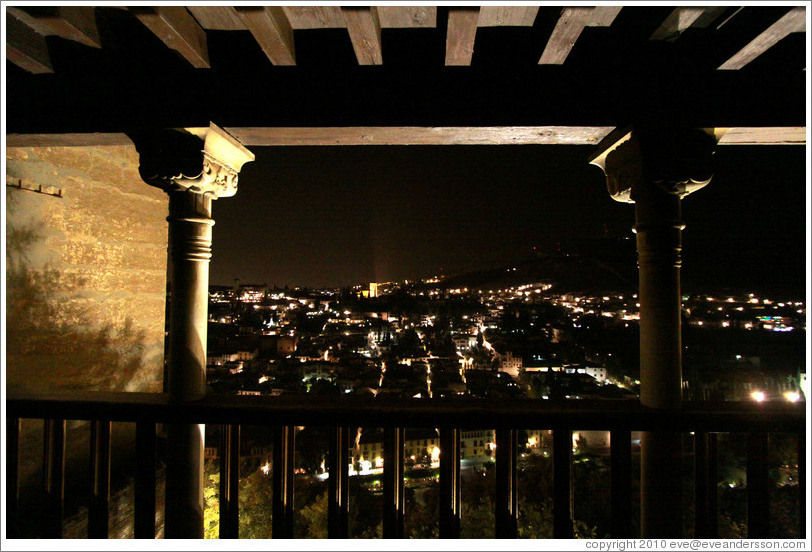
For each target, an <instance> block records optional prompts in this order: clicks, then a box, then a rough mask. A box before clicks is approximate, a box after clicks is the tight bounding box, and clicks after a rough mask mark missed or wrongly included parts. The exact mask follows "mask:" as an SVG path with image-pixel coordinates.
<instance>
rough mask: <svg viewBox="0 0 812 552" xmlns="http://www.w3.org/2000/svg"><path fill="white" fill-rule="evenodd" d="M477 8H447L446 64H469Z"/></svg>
mask: <svg viewBox="0 0 812 552" xmlns="http://www.w3.org/2000/svg"><path fill="white" fill-rule="evenodd" d="M478 20H479V8H448V31H447V34H446V41H445V64H446V65H471V57H472V56H473V55H474V40H475V39H476V27H477V21H478Z"/></svg>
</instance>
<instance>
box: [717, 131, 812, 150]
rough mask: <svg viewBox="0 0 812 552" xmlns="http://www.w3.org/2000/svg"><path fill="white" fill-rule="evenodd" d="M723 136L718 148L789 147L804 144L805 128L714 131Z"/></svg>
mask: <svg viewBox="0 0 812 552" xmlns="http://www.w3.org/2000/svg"><path fill="white" fill-rule="evenodd" d="M716 130H717V131H722V132H724V134H722V135H721V137H720V138H719V142H718V143H719V145H720V146H784V145H786V146H790V145H801V146H802V145H805V144H806V128H805V127H735V128H730V129H716Z"/></svg>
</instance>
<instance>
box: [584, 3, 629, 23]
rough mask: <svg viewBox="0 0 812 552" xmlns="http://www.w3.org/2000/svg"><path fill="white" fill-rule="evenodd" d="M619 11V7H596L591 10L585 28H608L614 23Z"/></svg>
mask: <svg viewBox="0 0 812 552" xmlns="http://www.w3.org/2000/svg"><path fill="white" fill-rule="evenodd" d="M620 10H621V6H598V7H596V8H593V10H592V17H590V18H589V23H587V27H609V26H610V25H611V24H612V23H614V21H615V18H616V17H617V15H618V14H619V13H620Z"/></svg>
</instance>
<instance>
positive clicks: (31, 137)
mask: <svg viewBox="0 0 812 552" xmlns="http://www.w3.org/2000/svg"><path fill="white" fill-rule="evenodd" d="M132 145H133V143H132V140H130V138H129V137H128V136H127V135H126V134H122V133H118V132H86V133H80V132H73V133H64V134H6V147H7V148H38V147H49V148H54V147H82V146H132Z"/></svg>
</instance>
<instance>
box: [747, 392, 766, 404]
mask: <svg viewBox="0 0 812 552" xmlns="http://www.w3.org/2000/svg"><path fill="white" fill-rule="evenodd" d="M750 398H751V399H753V400H754V401H756V402H764V400H765V399H766V397H765V396H764V392H763V391H753V392H752V393H750Z"/></svg>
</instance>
